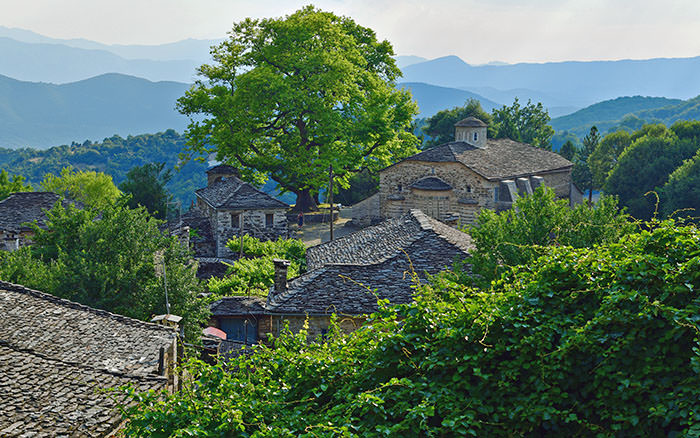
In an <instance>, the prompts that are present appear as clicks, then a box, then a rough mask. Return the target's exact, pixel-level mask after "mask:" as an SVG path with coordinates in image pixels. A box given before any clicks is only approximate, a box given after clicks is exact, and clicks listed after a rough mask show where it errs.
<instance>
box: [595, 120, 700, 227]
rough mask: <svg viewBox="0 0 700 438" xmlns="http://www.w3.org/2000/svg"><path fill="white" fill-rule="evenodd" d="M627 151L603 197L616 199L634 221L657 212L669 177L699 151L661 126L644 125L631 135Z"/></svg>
mask: <svg viewBox="0 0 700 438" xmlns="http://www.w3.org/2000/svg"><path fill="white" fill-rule="evenodd" d="M632 138H633V139H635V140H634V141H633V143H632V144H631V145H630V146H629V147H627V148H626V149H625V150H624V151H623V152H622V154H621V155H620V157H619V158H618V161H617V163H616V164H615V166H614V167H613V168H612V170H611V171H610V174H609V176H608V178H607V180H606V181H605V185H604V186H603V190H604V191H605V193H608V194H611V195H616V196H618V197H619V198H620V204H622V205H623V206H625V207H627V209H628V211H629V213H630V214H631V215H632V216H634V217H635V218H637V219H650V218H651V217H652V216H653V215H654V213H655V212H656V211H657V207H658V205H657V202H656V201H657V198H656V197H655V196H653V195H651V194H650V193H648V192H650V191H656V192H657V194H659V192H660V191H661V188H662V187H663V185H664V184H665V183H666V181H668V178H669V175H670V174H671V173H672V172H673V171H674V170H676V169H677V168H678V167H679V166H680V165H681V164H683V161H684V160H687V159H690V158H692V157H693V155H695V153H696V152H697V151H698V146H699V145H698V143H697V142H696V141H695V140H691V139H682V140H681V139H679V138H678V137H677V136H676V135H675V133H673V132H672V131H670V130H668V129H666V127H664V126H663V125H645V126H644V127H643V129H642V130H640V131H638V132H635V133H634V134H633V135H632Z"/></svg>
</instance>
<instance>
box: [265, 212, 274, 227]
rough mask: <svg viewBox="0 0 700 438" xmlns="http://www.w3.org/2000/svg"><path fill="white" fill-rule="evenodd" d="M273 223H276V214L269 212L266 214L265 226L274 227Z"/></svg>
mask: <svg viewBox="0 0 700 438" xmlns="http://www.w3.org/2000/svg"><path fill="white" fill-rule="evenodd" d="M273 223H274V216H273V215H272V213H267V214H266V215H265V226H266V227H267V228H272V225H273Z"/></svg>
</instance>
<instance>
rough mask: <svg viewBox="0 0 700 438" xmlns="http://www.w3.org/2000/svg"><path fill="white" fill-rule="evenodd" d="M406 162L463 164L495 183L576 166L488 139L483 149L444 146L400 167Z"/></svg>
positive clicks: (551, 155) (454, 144)
mask: <svg viewBox="0 0 700 438" xmlns="http://www.w3.org/2000/svg"><path fill="white" fill-rule="evenodd" d="M406 161H426V162H434V163H445V162H453V163H462V164H464V165H465V166H467V167H468V168H469V169H471V170H473V171H474V172H476V173H478V174H479V175H481V176H483V177H484V178H486V179H488V180H494V181H498V180H502V179H509V178H517V177H521V176H526V175H533V174H537V173H543V172H552V171H556V170H564V169H568V168H570V167H572V166H573V163H572V162H571V161H569V160H567V159H566V158H564V157H562V156H561V155H559V154H557V153H554V152H550V151H546V150H544V149H540V148H536V147H534V146H530V145H528V144H525V143H520V142H517V141H513V140H510V139H507V138H499V139H488V140H487V141H486V146H485V147H483V148H478V147H476V146H473V145H471V144H469V143H467V142H463V141H453V142H449V143H443V144H441V145H439V146H435V147H433V148H431V149H428V150H426V151H423V152H420V153H418V154H416V155H413V156H411V157H408V158H406V159H404V160H403V161H400V162H399V163H403V162H406ZM399 163H396V164H393V165H392V166H396V165H397V164H399ZM392 166H389V167H392Z"/></svg>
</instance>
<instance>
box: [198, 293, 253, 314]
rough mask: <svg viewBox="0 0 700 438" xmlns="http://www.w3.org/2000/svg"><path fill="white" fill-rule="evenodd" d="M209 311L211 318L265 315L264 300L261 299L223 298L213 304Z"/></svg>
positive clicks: (243, 297)
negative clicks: (252, 314)
mask: <svg viewBox="0 0 700 438" xmlns="http://www.w3.org/2000/svg"><path fill="white" fill-rule="evenodd" d="M209 309H211V314H212V316H237V315H248V314H251V313H254V314H261V313H265V298H261V297H245V296H238V297H224V298H221V299H220V300H218V301H215V302H213V303H212V304H211V305H210V306H209Z"/></svg>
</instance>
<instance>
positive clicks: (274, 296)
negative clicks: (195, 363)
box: [212, 210, 473, 341]
mask: <svg viewBox="0 0 700 438" xmlns="http://www.w3.org/2000/svg"><path fill="white" fill-rule="evenodd" d="M472 248H473V244H472V241H471V237H470V236H469V235H468V234H466V233H463V232H461V231H458V230H456V229H454V228H452V227H449V226H447V225H445V224H443V223H441V222H439V221H437V220H435V219H433V218H431V217H429V216H427V215H425V214H423V213H422V212H420V211H419V210H411V211H409V212H406V213H405V214H404V215H403V216H401V217H397V218H393V219H389V220H386V221H384V222H382V223H381V224H379V225H376V226H373V227H368V228H365V229H362V230H360V231H358V232H356V233H353V234H350V235H348V236H344V237H341V238H339V239H336V240H333V241H330V242H326V243H323V244H321V245H318V246H315V247H311V248H309V249H308V250H307V253H306V261H307V267H308V271H307V272H306V273H304V274H302V275H300V276H299V277H297V278H294V279H292V280H290V281H289V282H288V281H287V266H288V263H289V262H287V261H286V260H275V285H274V286H273V287H272V288H271V289H270V293H269V295H268V297H267V300H266V301H264V302H261V300H260V299H255V303H252V302H248V303H247V304H245V306H244V305H243V304H244V303H246V300H249V299H247V298H245V297H230V298H225V299H223V300H220V301H219V302H217V303H215V305H214V306H212V311H213V313H214V318H215V320H216V321H217V322H218V324H219V325H218V327H219V328H222V329H223V330H226V329H225V324H226V323H227V322H226V321H227V320H228V321H231V320H233V319H236V318H237V319H238V322H236V323H232V322H228V324H237V326H241V324H243V317H244V315H245V317H246V318H248V319H249V320H251V321H252V320H253V319H254V322H255V324H257V340H263V341H264V340H265V339H266V334H267V333H272V334H273V335H277V334H279V332H280V330H281V328H282V327H284V325H285V323H288V324H289V327H290V329H292V330H293V331H298V330H299V329H301V327H302V326H303V324H304V323H305V321H306V320H307V318H308V321H309V335H310V336H311V337H316V336H317V335H323V334H325V333H326V331H327V330H328V326H329V323H330V316H331V314H333V313H335V314H337V315H338V316H339V322H340V326H341V327H342V328H343V329H344V330H346V331H351V330H354V329H356V328H357V327H359V326H360V325H361V324H362V323H363V322H364V320H365V315H366V314H369V313H372V312H374V311H376V310H377V299H387V300H389V302H391V303H394V304H403V303H408V302H410V301H411V300H412V299H413V293H414V291H415V286H416V282H418V283H421V282H424V281H425V280H426V275H430V274H436V273H438V272H440V271H442V270H444V269H445V268H447V267H449V266H451V265H452V263H453V262H454V261H455V259H460V260H461V259H464V258H465V257H467V256H468V254H469V251H470V250H472ZM227 334H228V332H227ZM239 340H240V339H239Z"/></svg>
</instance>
